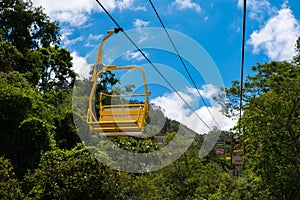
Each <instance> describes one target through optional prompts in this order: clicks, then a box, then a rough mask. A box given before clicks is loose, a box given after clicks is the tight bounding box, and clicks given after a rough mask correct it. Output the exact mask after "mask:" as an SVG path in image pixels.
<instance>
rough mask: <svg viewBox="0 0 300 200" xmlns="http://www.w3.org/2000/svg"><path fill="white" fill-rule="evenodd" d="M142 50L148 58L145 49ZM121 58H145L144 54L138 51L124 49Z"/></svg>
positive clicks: (138, 59) (139, 59)
mask: <svg viewBox="0 0 300 200" xmlns="http://www.w3.org/2000/svg"><path fill="white" fill-rule="evenodd" d="M143 52H144V54H145V55H146V56H147V57H148V58H149V54H148V53H147V52H145V51H143ZM123 58H124V59H125V60H128V61H130V60H137V61H141V60H143V59H145V58H144V56H143V55H142V54H141V53H140V52H139V51H126V53H125V54H124V56H123Z"/></svg>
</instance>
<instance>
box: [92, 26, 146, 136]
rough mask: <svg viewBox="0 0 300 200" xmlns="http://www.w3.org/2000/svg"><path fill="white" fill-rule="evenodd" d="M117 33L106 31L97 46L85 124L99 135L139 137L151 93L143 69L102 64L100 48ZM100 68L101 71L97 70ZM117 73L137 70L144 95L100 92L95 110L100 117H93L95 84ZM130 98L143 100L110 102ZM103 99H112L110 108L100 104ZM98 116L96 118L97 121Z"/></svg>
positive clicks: (94, 115) (95, 115)
mask: <svg viewBox="0 0 300 200" xmlns="http://www.w3.org/2000/svg"><path fill="white" fill-rule="evenodd" d="M118 31H119V30H118V29H115V30H110V31H108V34H107V35H106V36H105V37H104V38H103V39H102V41H101V43H100V45H99V49H98V55H97V58H96V63H95V65H94V69H93V75H92V81H93V86H92V89H91V93H90V96H89V108H88V111H87V119H86V122H87V124H88V125H89V128H90V130H92V131H96V132H98V133H99V135H102V136H138V135H141V134H142V132H143V130H144V125H145V122H146V118H147V116H148V97H149V94H150V93H149V91H148V88H147V84H146V76H145V72H144V70H143V68H141V67H139V66H121V67H117V66H115V65H105V64H103V63H102V55H103V50H102V46H103V44H104V42H105V41H106V40H107V39H108V38H109V37H110V36H111V35H112V34H113V33H117V32H118ZM99 66H100V68H101V69H100V70H99V71H97V69H98V68H99ZM117 70H139V71H140V72H141V75H142V78H143V90H144V92H143V93H142V94H126V95H123V94H118V95H116V94H106V93H100V97H99V98H100V110H99V111H98V112H99V115H97V114H98V113H97V114H96V113H95V112H96V111H95V112H93V110H94V109H93V99H94V96H95V92H96V87H97V81H98V79H99V78H100V77H101V74H103V73H104V72H106V71H117ZM133 96H134V97H143V100H144V101H143V102H142V103H131V102H130V101H128V102H126V103H120V102H118V103H112V102H116V101H113V99H117V98H118V99H120V98H126V97H133ZM105 97H109V98H111V104H110V105H103V103H102V100H103V98H105ZM97 116H99V118H98V119H97Z"/></svg>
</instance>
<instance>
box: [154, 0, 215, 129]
mask: <svg viewBox="0 0 300 200" xmlns="http://www.w3.org/2000/svg"><path fill="white" fill-rule="evenodd" d="M149 3H150V4H151V7H152V8H153V10H154V12H155V14H156V16H157V18H158V20H159V22H160V24H161V26H162V27H163V29H164V31H165V33H166V35H167V36H168V38H169V40H170V42H171V44H172V46H173V48H174V50H175V52H176V54H177V56H178V58H179V60H180V62H181V64H182V66H183V67H184V69H185V71H186V73H187V75H188V76H189V78H190V80H191V81H192V83H193V86H194V87H195V88H196V90H197V93H198V95H199V97H200V98H201V101H202V102H203V104H204V106H205V107H206V108H207V111H208V112H209V114H210V116H211V117H212V119H213V120H214V122H215V124H216V126H218V127H219V125H218V123H217V121H216V119H215V118H214V116H213V114H212V113H211V111H210V110H209V108H208V106H207V104H206V102H205V101H204V98H203V97H202V95H201V93H200V91H199V89H198V87H197V85H196V83H195V81H194V79H193V77H192V75H191V73H190V72H189V70H188V68H187V66H186V64H185V62H184V61H183V59H182V57H181V56H180V54H179V51H178V49H177V48H176V46H175V43H174V41H173V39H172V38H171V36H170V34H169V32H168V30H167V29H166V27H165V25H164V23H163V21H162V19H161V17H160V16H159V14H158V12H157V10H156V8H155V6H154V4H153V3H152V1H151V0H149Z"/></svg>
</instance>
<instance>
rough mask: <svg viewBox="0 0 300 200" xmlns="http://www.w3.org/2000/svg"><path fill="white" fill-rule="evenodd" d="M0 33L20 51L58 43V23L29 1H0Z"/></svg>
mask: <svg viewBox="0 0 300 200" xmlns="http://www.w3.org/2000/svg"><path fill="white" fill-rule="evenodd" d="M0 33H1V35H2V38H3V40H5V41H8V42H11V43H12V44H13V45H14V46H16V47H17V49H18V50H19V51H20V52H22V53H24V52H26V51H27V50H28V49H37V48H39V47H41V46H43V47H47V46H49V45H50V44H58V43H59V27H58V25H57V24H56V23H54V22H51V21H50V19H49V17H48V16H47V15H46V14H45V13H44V12H43V9H42V8H41V7H38V8H37V7H34V6H33V4H32V2H31V1H23V0H1V1H0Z"/></svg>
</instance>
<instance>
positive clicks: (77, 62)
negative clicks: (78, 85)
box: [71, 51, 91, 78]
mask: <svg viewBox="0 0 300 200" xmlns="http://www.w3.org/2000/svg"><path fill="white" fill-rule="evenodd" d="M71 56H72V57H73V60H72V63H73V70H74V71H75V72H76V73H77V74H78V75H79V77H80V78H88V77H89V73H90V69H91V64H88V63H87V61H86V59H85V58H84V57H81V56H79V55H78V53H77V52H76V51H74V52H72V53H71Z"/></svg>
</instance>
